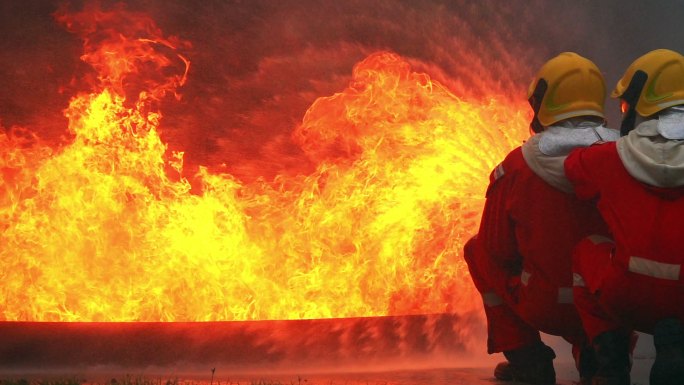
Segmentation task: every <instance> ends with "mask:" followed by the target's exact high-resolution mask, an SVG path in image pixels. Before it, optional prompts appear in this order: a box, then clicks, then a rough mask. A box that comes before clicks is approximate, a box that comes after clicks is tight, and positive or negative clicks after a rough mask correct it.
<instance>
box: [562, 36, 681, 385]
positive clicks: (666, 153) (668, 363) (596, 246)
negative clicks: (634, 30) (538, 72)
mask: <svg viewBox="0 0 684 385" xmlns="http://www.w3.org/2000/svg"><path fill="white" fill-rule="evenodd" d="M611 96H612V97H614V98H619V99H620V102H621V107H622V112H623V121H622V126H621V129H620V132H621V134H622V135H623V136H622V137H621V138H620V139H619V140H618V141H617V142H613V143H606V144H601V145H597V146H592V147H590V148H587V149H579V150H576V151H573V152H572V153H571V154H570V156H568V158H567V160H566V161H565V172H566V175H567V177H568V179H569V180H570V181H571V182H572V183H573V184H574V186H575V192H576V193H577V195H578V196H579V197H581V198H586V199H594V200H596V199H597V200H598V208H599V210H600V212H601V214H602V216H603V217H604V218H605V220H606V223H607V224H608V227H609V229H610V231H611V233H612V237H611V238H603V237H600V236H592V237H589V238H587V239H585V240H583V241H582V242H581V243H580V244H579V245H578V246H577V249H576V250H575V254H574V260H573V269H574V271H575V278H576V279H575V286H574V289H575V290H574V294H575V302H576V304H577V307H578V310H579V313H580V316H581V317H582V321H583V323H584V326H585V329H586V332H587V334H588V337H589V338H590V339H591V341H592V344H593V346H594V349H595V352H596V355H597V359H598V363H599V367H598V372H597V374H596V378H597V382H596V383H597V384H625V385H628V384H630V365H629V357H628V335H629V331H630V330H631V329H635V330H638V331H642V332H645V333H650V334H653V335H654V342H655V348H656V359H655V362H654V364H653V366H652V368H651V374H650V383H651V385H663V384H684V329H683V328H682V322H683V321H684V279H683V275H682V274H683V270H682V265H684V240H683V238H682V234H684V227H683V226H682V224H683V223H684V222H683V219H682V218H684V56H682V55H681V54H679V53H677V52H674V51H670V50H665V49H659V50H655V51H651V52H649V53H647V54H645V55H643V56H641V57H640V58H638V59H636V60H635V61H634V62H633V63H632V64H631V65H630V66H629V67H628V68H627V71H626V72H625V74H624V76H623V77H622V78H621V79H620V80H619V81H618V83H617V86H616V87H615V90H614V91H613V92H612V95H611Z"/></svg>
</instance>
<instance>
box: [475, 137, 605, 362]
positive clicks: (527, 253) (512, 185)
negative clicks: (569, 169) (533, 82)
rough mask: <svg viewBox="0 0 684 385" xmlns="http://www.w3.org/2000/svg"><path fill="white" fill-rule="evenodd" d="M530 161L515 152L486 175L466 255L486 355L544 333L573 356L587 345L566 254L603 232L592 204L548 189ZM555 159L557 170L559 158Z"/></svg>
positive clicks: (531, 341)
mask: <svg viewBox="0 0 684 385" xmlns="http://www.w3.org/2000/svg"><path fill="white" fill-rule="evenodd" d="M533 139H534V137H533ZM531 140H532V139H531ZM528 158H529V157H528V156H525V157H524V156H523V151H522V149H521V148H517V149H515V150H513V151H512V152H511V153H510V154H508V156H507V157H506V159H505V160H504V161H503V162H502V163H501V164H500V165H499V166H497V167H496V169H495V170H494V171H493V172H492V174H491V176H490V184H489V188H488V189H487V200H486V203H485V208H484V212H483V215H482V221H481V225H480V230H479V233H478V235H477V236H476V237H474V238H473V239H471V240H470V241H469V242H468V243H467V244H466V246H465V250H464V251H465V253H464V254H465V258H466V261H467V263H468V267H469V269H470V273H471V276H472V278H473V282H474V283H475V286H476V287H477V289H478V290H479V291H480V293H481V294H482V297H483V302H484V305H485V306H484V308H485V313H486V316H487V323H488V333H489V339H488V351H489V353H494V352H501V351H506V350H513V349H517V348H520V347H523V346H526V345H529V344H531V343H534V342H536V341H539V339H540V335H539V331H542V332H545V333H548V334H552V335H558V336H562V337H564V338H565V339H566V340H568V341H569V342H570V343H572V344H573V351H574V353H575V357H577V353H578V349H579V348H581V347H582V345H584V344H585V343H586V342H585V334H584V331H583V328H582V324H581V321H580V318H579V316H578V314H577V311H576V309H575V306H574V304H573V296H572V290H573V289H572V282H573V277H572V271H571V251H572V249H573V247H574V246H575V245H576V244H577V243H578V242H579V241H580V240H581V239H583V238H584V237H586V236H588V235H590V234H604V235H605V234H607V229H606V226H605V223H604V222H603V220H602V219H601V217H600V215H599V214H598V212H597V210H596V208H595V206H594V205H593V203H591V202H586V201H581V200H578V199H577V198H576V197H575V195H574V194H572V193H571V192H566V191H561V189H559V188H557V187H554V186H552V185H551V184H549V183H547V181H545V180H544V179H542V178H541V177H540V176H539V175H537V174H536V173H535V172H534V171H533V170H532V169H531V167H530V166H529V165H528V161H529V159H528ZM558 158H559V159H560V168H561V171H562V161H563V160H564V159H565V158H564V157H558ZM526 159H528V161H526ZM561 174H562V172H561Z"/></svg>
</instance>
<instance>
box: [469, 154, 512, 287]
mask: <svg viewBox="0 0 684 385" xmlns="http://www.w3.org/2000/svg"><path fill="white" fill-rule="evenodd" d="M514 181H515V176H514V175H513V174H512V173H511V172H508V173H507V172H506V170H505V163H502V164H499V165H498V166H497V167H496V168H495V169H494V171H492V174H491V175H490V182H489V187H488V188H487V200H486V201H485V207H484V210H483V212H482V220H481V222H480V231H479V233H478V238H480V239H481V242H482V244H483V246H484V248H485V250H486V252H487V254H488V255H489V256H490V257H491V258H492V260H493V261H494V262H495V263H496V264H498V265H499V266H501V267H502V268H504V269H505V270H506V271H508V272H509V274H510V275H511V276H515V275H519V274H520V271H519V270H520V266H521V262H522V260H521V257H520V255H519V254H518V245H517V241H516V238H515V224H514V223H513V220H512V219H511V216H510V213H509V207H510V206H509V204H510V203H509V202H510V198H511V193H512V187H513V183H514Z"/></svg>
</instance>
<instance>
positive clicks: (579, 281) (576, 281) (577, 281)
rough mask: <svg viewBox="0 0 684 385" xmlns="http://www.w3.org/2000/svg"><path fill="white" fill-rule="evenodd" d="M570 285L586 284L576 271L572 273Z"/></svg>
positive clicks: (579, 285)
mask: <svg viewBox="0 0 684 385" xmlns="http://www.w3.org/2000/svg"><path fill="white" fill-rule="evenodd" d="M572 286H578V287H584V286H586V284H585V283H584V278H582V276H581V275H579V274H577V273H572Z"/></svg>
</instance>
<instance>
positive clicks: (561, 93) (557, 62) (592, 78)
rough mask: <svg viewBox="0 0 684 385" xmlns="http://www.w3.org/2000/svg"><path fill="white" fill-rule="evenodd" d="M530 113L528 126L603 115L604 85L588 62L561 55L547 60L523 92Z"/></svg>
mask: <svg viewBox="0 0 684 385" xmlns="http://www.w3.org/2000/svg"><path fill="white" fill-rule="evenodd" d="M527 97H528V100H529V101H530V105H531V106H532V110H533V111H534V118H533V119H532V122H531V123H530V127H531V128H532V130H533V131H534V132H541V131H542V130H543V127H546V126H550V125H552V124H553V123H556V122H558V121H561V120H565V119H569V118H574V117H577V116H598V117H601V118H605V116H604V113H603V112H604V104H605V98H606V83H605V81H604V79H603V75H602V74H601V71H600V70H599V69H598V67H597V66H596V64H594V63H593V62H592V61H591V60H589V59H586V58H584V57H582V56H580V55H578V54H576V53H574V52H563V53H561V54H560V55H558V56H556V57H554V58H553V59H551V60H549V61H547V62H546V63H545V64H544V65H543V66H542V67H541V68H540V69H539V72H538V73H537V76H536V77H535V78H534V80H533V81H532V83H531V84H530V87H529V89H528V91H527Z"/></svg>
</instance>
